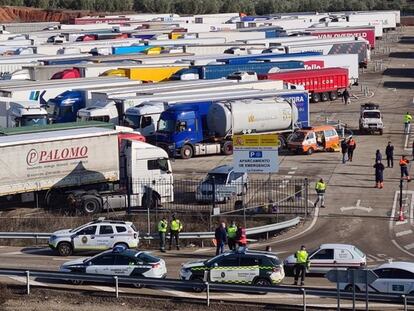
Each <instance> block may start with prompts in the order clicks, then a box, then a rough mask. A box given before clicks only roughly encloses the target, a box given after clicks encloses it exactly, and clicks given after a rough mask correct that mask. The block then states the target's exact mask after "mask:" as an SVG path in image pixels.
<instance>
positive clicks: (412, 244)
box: [404, 243, 414, 249]
mask: <svg viewBox="0 0 414 311" xmlns="http://www.w3.org/2000/svg"><path fill="white" fill-rule="evenodd" d="M404 248H405V249H412V248H414V243H411V244H408V245H405V246H404Z"/></svg>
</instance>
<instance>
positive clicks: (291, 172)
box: [288, 171, 296, 175]
mask: <svg viewBox="0 0 414 311" xmlns="http://www.w3.org/2000/svg"><path fill="white" fill-rule="evenodd" d="M295 173H296V172H295V171H290V172H288V174H290V175H293V174H295Z"/></svg>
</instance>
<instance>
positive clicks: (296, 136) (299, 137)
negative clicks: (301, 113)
mask: <svg viewBox="0 0 414 311" xmlns="http://www.w3.org/2000/svg"><path fill="white" fill-rule="evenodd" d="M304 139H305V133H304V132H300V131H299V132H296V133H293V134H292V136H291V137H290V141H292V142H302V141H303V140H304Z"/></svg>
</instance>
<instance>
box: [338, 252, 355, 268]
mask: <svg viewBox="0 0 414 311" xmlns="http://www.w3.org/2000/svg"><path fill="white" fill-rule="evenodd" d="M333 263H334V266H335V267H338V268H348V267H359V263H358V262H357V261H356V260H355V259H354V256H352V254H351V252H350V251H349V250H347V249H335V250H334V262H333Z"/></svg>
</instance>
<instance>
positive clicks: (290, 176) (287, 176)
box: [283, 173, 293, 178]
mask: <svg viewBox="0 0 414 311" xmlns="http://www.w3.org/2000/svg"><path fill="white" fill-rule="evenodd" d="M288 174H289V173H288ZM292 177H293V176H292V175H286V176H283V178H292Z"/></svg>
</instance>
